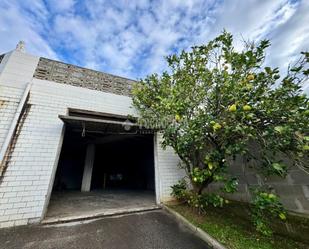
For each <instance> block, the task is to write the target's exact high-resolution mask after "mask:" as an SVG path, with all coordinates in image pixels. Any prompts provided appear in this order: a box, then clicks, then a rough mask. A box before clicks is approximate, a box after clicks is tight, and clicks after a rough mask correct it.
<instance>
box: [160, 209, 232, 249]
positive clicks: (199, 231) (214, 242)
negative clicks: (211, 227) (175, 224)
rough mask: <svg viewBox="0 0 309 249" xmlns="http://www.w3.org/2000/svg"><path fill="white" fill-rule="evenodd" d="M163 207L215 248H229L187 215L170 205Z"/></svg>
mask: <svg viewBox="0 0 309 249" xmlns="http://www.w3.org/2000/svg"><path fill="white" fill-rule="evenodd" d="M162 208H163V209H164V210H166V211H167V212H169V213H170V214H172V215H173V216H174V217H175V218H176V219H177V220H178V221H180V222H182V223H184V224H185V225H186V226H187V227H188V228H189V229H190V230H192V232H193V233H194V234H195V235H197V236H198V237H199V238H201V239H202V240H204V241H205V242H206V243H207V244H209V245H210V246H211V247H212V248H213V249H227V248H226V247H224V246H223V245H222V244H220V243H219V242H218V241H217V240H215V239H214V238H213V237H211V236H210V235H209V234H208V233H206V232H205V231H203V230H202V229H200V228H198V227H197V226H195V225H193V224H192V223H191V222H189V221H188V220H187V219H186V218H185V217H183V216H182V215H180V214H179V213H177V212H176V211H174V210H172V209H170V208H169V207H167V206H165V205H162Z"/></svg>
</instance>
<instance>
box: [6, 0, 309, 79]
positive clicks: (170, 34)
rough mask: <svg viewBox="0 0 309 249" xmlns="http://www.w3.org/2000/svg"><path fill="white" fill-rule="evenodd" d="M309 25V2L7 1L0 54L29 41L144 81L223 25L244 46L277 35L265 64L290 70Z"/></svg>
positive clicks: (46, 52)
mask: <svg viewBox="0 0 309 249" xmlns="http://www.w3.org/2000/svg"><path fill="white" fill-rule="evenodd" d="M308 24H309V1H306V0H304V1H287V0H233V1H232V0H229V1H228V0H227V1H223V0H209V1H199V0H165V1H163V0H162V1H160V0H156V1H155V0H137V1H134V0H118V1H104V0H88V1H78V0H20V1H18V0H1V1H0V38H1V39H0V53H3V52H7V51H10V50H12V49H14V48H15V46H16V44H17V42H18V41H19V40H24V41H25V42H26V49H27V51H28V52H29V53H32V54H35V55H38V56H43V57H47V58H52V59H56V60H61V61H64V62H67V63H72V64H76V65H80V66H83V67H88V68H92V69H96V70H101V71H104V72H109V73H113V74H117V75H121V76H124V77H128V78H132V79H138V78H141V77H144V76H146V75H147V74H149V73H153V72H157V73H160V72H162V70H164V69H165V68H166V64H165V61H164V56H166V55H169V54H171V53H174V52H179V51H181V50H182V49H188V48H190V47H191V46H192V45H197V44H202V43H206V42H207V41H209V40H210V39H212V38H214V37H215V36H217V35H218V34H219V33H220V32H221V31H222V30H223V29H224V28H225V29H227V30H228V31H230V32H232V33H233V34H234V35H235V39H236V45H237V46H238V47H240V41H241V40H242V39H245V40H247V39H255V40H260V39H262V38H268V39H271V42H272V47H271V48H270V49H269V50H268V54H271V56H268V57H267V63H269V64H271V65H273V66H279V67H280V68H282V69H285V68H286V67H287V65H288V62H289V61H291V60H293V59H295V58H296V57H297V56H298V54H299V52H300V51H303V50H308V49H309V25H308Z"/></svg>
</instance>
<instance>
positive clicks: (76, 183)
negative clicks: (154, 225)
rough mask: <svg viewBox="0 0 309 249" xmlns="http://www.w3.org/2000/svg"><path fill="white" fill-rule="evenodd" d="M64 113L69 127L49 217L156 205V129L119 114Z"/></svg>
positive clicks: (144, 207) (105, 213)
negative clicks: (152, 130) (154, 132)
mask: <svg viewBox="0 0 309 249" xmlns="http://www.w3.org/2000/svg"><path fill="white" fill-rule="evenodd" d="M74 114H75V113H70V115H68V116H60V118H61V119H62V120H63V121H64V122H65V125H66V130H65V135H64V140H63V145H62V149H61V153H60V157H59V161H58V166H57V171H56V175H55V180H54V184H53V190H52V194H51V198H50V202H49V206H48V209H47V214H46V217H45V220H50V221H52V222H53V221H57V220H58V221H61V220H66V219H68V220H70V219H76V218H78V217H93V216H99V215H108V214H114V213H122V212H128V211H130V210H132V211H134V210H136V211H140V210H146V209H153V208H156V201H155V200H156V198H155V170H154V135H153V133H152V132H150V131H147V130H145V129H140V128H139V127H138V126H136V125H135V124H134V123H133V122H132V121H128V120H126V119H124V118H121V119H120V118H119V117H113V116H108V118H106V116H103V115H102V116H97V115H96V116H94V115H92V114H89V113H87V114H86V115H80V113H78V114H79V115H74Z"/></svg>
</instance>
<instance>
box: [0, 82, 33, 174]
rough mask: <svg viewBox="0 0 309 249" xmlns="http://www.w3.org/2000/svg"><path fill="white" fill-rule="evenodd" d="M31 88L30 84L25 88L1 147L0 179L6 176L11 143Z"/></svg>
mask: <svg viewBox="0 0 309 249" xmlns="http://www.w3.org/2000/svg"><path fill="white" fill-rule="evenodd" d="M31 86H32V84H31V83H28V84H27V86H26V88H25V91H24V93H23V95H22V97H21V100H20V102H19V104H18V107H17V109H16V112H15V115H14V118H13V120H12V123H11V125H10V128H9V131H8V133H7V135H6V138H5V140H4V142H3V144H2V147H1V150H0V177H2V176H3V174H4V171H5V157H6V155H7V153H8V151H9V148H10V146H11V143H12V140H13V138H14V135H15V133H16V130H17V126H18V123H19V120H20V118H21V116H22V113H23V111H24V109H25V106H26V103H27V100H28V97H29V93H30V89H31Z"/></svg>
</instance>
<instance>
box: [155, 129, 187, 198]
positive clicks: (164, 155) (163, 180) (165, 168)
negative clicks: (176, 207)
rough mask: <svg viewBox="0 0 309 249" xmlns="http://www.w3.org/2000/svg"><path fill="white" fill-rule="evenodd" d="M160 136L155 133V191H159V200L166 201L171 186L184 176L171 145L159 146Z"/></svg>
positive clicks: (169, 196)
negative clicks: (156, 174)
mask: <svg viewBox="0 0 309 249" xmlns="http://www.w3.org/2000/svg"><path fill="white" fill-rule="evenodd" d="M161 141H162V136H161V135H159V134H158V135H157V143H156V153H157V154H156V155H155V156H156V162H157V173H158V178H157V179H156V181H157V182H158V185H157V188H158V189H157V192H159V196H160V201H161V202H164V201H168V200H170V199H171V195H170V194H171V186H172V185H174V184H175V183H177V182H178V180H179V179H181V178H183V177H184V176H185V172H184V170H183V169H180V168H179V166H178V165H179V157H178V156H177V155H176V154H175V152H174V150H173V149H172V148H171V147H167V148H166V149H165V150H164V149H162V147H161Z"/></svg>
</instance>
